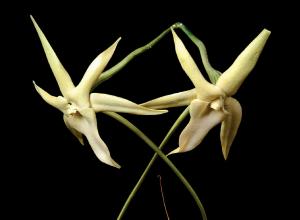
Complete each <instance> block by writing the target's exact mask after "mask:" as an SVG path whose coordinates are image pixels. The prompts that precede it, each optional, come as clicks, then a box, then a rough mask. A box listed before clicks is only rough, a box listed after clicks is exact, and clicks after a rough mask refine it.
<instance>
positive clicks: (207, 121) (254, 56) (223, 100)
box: [142, 29, 271, 159]
mask: <svg viewBox="0 0 300 220" xmlns="http://www.w3.org/2000/svg"><path fill="white" fill-rule="evenodd" d="M172 33H173V38H174V43H175V51H176V54H177V57H178V59H179V62H180V64H181V66H182V68H183V70H184V71H185V73H186V74H187V75H188V77H189V78H190V79H191V81H192V83H193V84H194V86H195V88H194V89H191V90H188V91H184V92H179V93H175V94H171V95H166V96H163V97H160V98H157V99H154V100H151V101H149V102H146V103H143V104H142V105H143V106H145V107H150V108H156V109H160V108H168V107H176V106H184V105H189V111H190V116H191V118H190V121H189V123H188V125H187V126H186V127H185V128H184V130H183V131H182V133H181V134H180V137H179V147H178V148H176V149H175V150H173V151H172V152H171V153H170V154H172V153H180V152H186V151H190V150H192V149H194V148H195V147H196V146H198V145H199V144H200V143H201V141H202V140H203V138H204V137H205V136H206V134H207V133H208V132H209V130H210V129H211V128H213V127H214V126H215V125H217V124H219V123H222V126H221V134H220V138H221V145H222V152H223V155H224V158H225V159H227V157H228V153H229V149H230V146H231V144H232V142H233V140H234V138H235V135H236V133H237V130H238V128H239V125H240V122H241V118H242V108H241V105H240V104H239V102H238V101H237V100H236V99H234V98H232V97H231V96H233V95H234V94H235V93H236V92H237V90H238V89H239V87H240V86H241V84H242V83H243V81H244V80H245V79H246V77H247V76H248V74H249V73H250V72H251V71H252V69H253V68H254V66H255V64H256V62H257V60H258V57H259V55H260V54H261V52H262V49H263V47H264V45H265V43H266V41H267V39H268V37H269V35H270V33H271V32H270V31H268V30H266V29H264V30H262V32H261V33H260V34H259V35H258V36H257V37H256V38H255V39H254V40H253V41H252V42H251V43H250V44H249V45H248V46H247V47H246V49H245V50H244V51H243V52H242V53H241V54H240V55H239V56H238V57H237V58H236V60H235V61H234V63H233V64H232V65H231V66H230V67H229V68H228V69H227V70H226V71H225V72H224V73H223V74H222V75H221V76H220V77H219V79H218V80H217V82H216V85H214V84H211V83H209V82H207V81H206V80H205V78H204V77H203V76H202V74H201V72H200V70H199V69H198V67H197V65H196V63H195V62H194V60H193V58H192V57H191V55H190V54H189V52H188V51H187V49H186V48H185V46H184V44H183V42H182V41H181V40H180V38H179V37H178V36H177V35H176V33H175V32H174V31H173V30H172Z"/></svg>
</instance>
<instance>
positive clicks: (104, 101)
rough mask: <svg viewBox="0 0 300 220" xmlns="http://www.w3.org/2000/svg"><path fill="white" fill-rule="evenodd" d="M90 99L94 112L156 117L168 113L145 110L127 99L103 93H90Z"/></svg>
mask: <svg viewBox="0 0 300 220" xmlns="http://www.w3.org/2000/svg"><path fill="white" fill-rule="evenodd" d="M90 97H91V98H90V99H91V105H92V108H93V109H94V111H95V112H105V111H110V112H122V113H130V114H136V115H158V114H163V113H166V112H168V111H167V110H154V109H150V108H146V107H143V106H140V105H138V104H136V103H134V102H131V101H129V100H127V99H123V98H121V97H118V96H113V95H108V94H103V93H92V94H91V96H90Z"/></svg>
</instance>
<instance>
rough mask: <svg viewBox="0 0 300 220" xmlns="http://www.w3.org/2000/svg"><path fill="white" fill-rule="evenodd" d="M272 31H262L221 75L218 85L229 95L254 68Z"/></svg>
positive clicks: (233, 92) (232, 93) (234, 91)
mask: <svg viewBox="0 0 300 220" xmlns="http://www.w3.org/2000/svg"><path fill="white" fill-rule="evenodd" d="M270 34H271V32H270V31H268V30H267V29H264V30H262V32H261V33H260V34H259V35H258V36H257V37H256V38H255V39H254V40H253V41H252V42H251V43H250V44H249V45H248V46H247V47H246V49H244V51H243V52H242V53H241V54H240V55H239V56H238V57H237V58H236V60H235V61H234V62H233V64H232V65H231V66H230V67H229V68H228V69H227V70H226V71H225V72H224V73H223V74H222V75H221V76H220V77H219V79H218V81H217V84H216V85H217V86H218V87H219V88H221V89H222V90H224V91H225V92H226V94H227V95H228V96H232V95H234V94H235V93H236V92H237V90H238V89H239V88H240V86H241V85H242V83H243V82H244V80H245V79H246V77H247V76H248V75H249V73H250V72H251V71H252V69H253V68H254V66H255V64H256V63H257V60H258V58H259V55H260V54H261V52H262V50H263V48H264V46H265V44H266V42H267V40H268V38H269V36H270Z"/></svg>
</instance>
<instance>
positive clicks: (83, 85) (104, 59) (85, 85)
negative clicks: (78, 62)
mask: <svg viewBox="0 0 300 220" xmlns="http://www.w3.org/2000/svg"><path fill="white" fill-rule="evenodd" d="M120 40H121V38H118V39H117V40H116V41H115V42H114V43H113V44H112V45H111V46H110V47H109V48H107V49H106V50H105V51H103V52H102V53H101V54H99V55H98V56H97V57H96V58H95V59H94V61H93V62H92V63H91V64H90V65H89V67H88V68H87V70H86V72H85V74H84V76H83V78H82V80H81V81H80V83H79V84H78V86H77V88H76V90H78V91H79V92H78V93H80V94H82V95H83V96H84V98H87V97H88V95H89V93H90V91H91V89H92V86H93V85H94V83H95V82H96V80H97V79H98V77H99V76H100V74H101V73H102V71H103V70H104V68H105V67H106V65H107V64H108V62H109V60H110V59H111V57H112V55H113V53H114V51H115V49H116V47H117V45H118V43H119V41H120Z"/></svg>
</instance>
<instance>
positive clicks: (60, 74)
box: [30, 15, 74, 96]
mask: <svg viewBox="0 0 300 220" xmlns="http://www.w3.org/2000/svg"><path fill="white" fill-rule="evenodd" d="M30 18H31V20H32V22H33V25H34V27H35V29H36V31H37V33H38V36H39V38H40V41H41V43H42V46H43V48H44V51H45V54H46V57H47V60H48V63H49V65H50V67H51V70H52V72H53V74H54V76H55V79H56V81H57V84H58V86H59V89H60V91H61V93H62V94H63V96H65V95H66V94H67V93H68V91H70V90H71V89H72V88H74V85H73V82H72V79H71V78H70V76H69V74H68V72H67V71H66V70H65V68H64V67H63V65H62V64H61V62H60V61H59V59H58V57H57V56H56V54H55V52H54V50H53V49H52V47H51V45H50V43H49V42H48V40H47V38H46V36H45V35H44V33H43V32H42V30H41V29H40V27H39V26H38V24H37V23H36V21H35V20H34V18H33V17H32V16H31V15H30Z"/></svg>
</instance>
